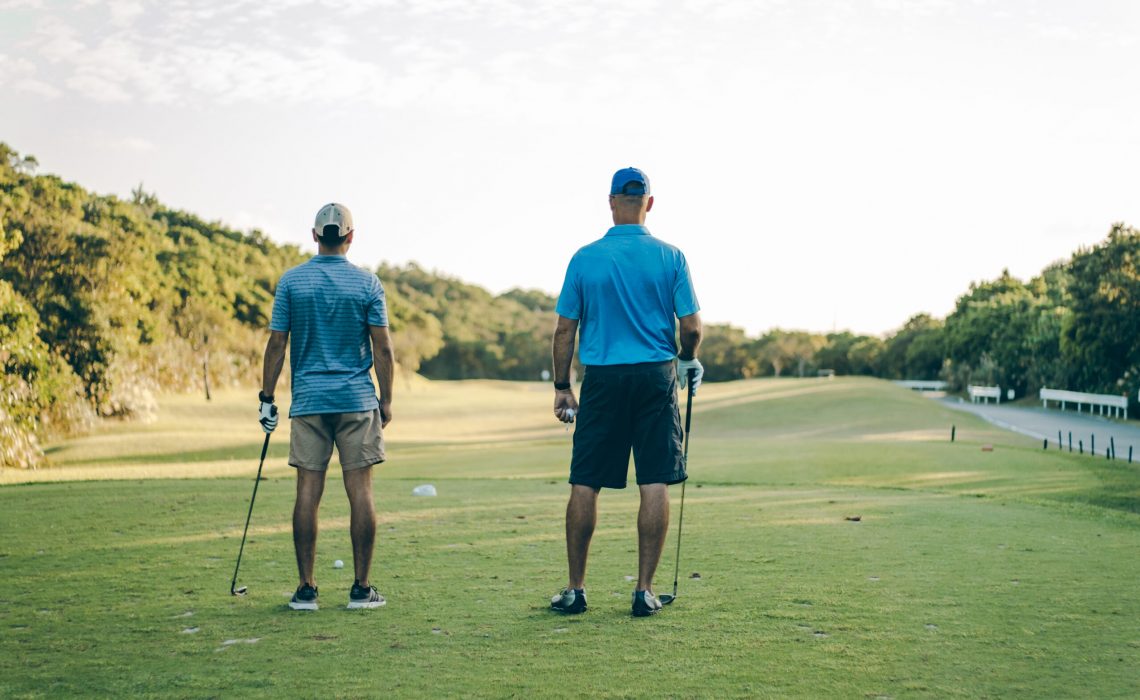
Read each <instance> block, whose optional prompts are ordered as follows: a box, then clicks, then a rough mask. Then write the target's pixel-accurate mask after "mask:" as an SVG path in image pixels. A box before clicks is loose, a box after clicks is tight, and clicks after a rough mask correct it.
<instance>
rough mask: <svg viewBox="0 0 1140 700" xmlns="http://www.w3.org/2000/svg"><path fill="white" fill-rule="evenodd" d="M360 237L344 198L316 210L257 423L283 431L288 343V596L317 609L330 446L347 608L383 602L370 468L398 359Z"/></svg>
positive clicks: (287, 294) (380, 445)
mask: <svg viewBox="0 0 1140 700" xmlns="http://www.w3.org/2000/svg"><path fill="white" fill-rule="evenodd" d="M354 233H355V231H354V230H353V226H352V213H351V212H349V210H348V207H346V206H344V205H343V204H336V203H333V204H326V205H325V206H324V207H321V210H320V211H319V212H317V218H316V222H315V224H314V226H313V240H314V241H316V242H317V246H318V255H317V256H316V257H313V258H311V259H309V261H308V262H306V263H304V264H302V265H298V266H297V267H294V268H292V269H290V270H288V271H286V272H285V274H284V275H282V276H281V280H280V282H278V283H277V292H276V294H275V295H274V299H273V318H272V319H271V320H270V322H269V330H270V337H269V343H268V344H267V345H266V347H265V365H264V370H263V375H262V388H261V393H260V394H259V396H258V399H259V400H260V401H261V406H260V411H259V415H260V423H261V427H262V429H263V430H265V432H267V433H270V432H273V429H274V428H276V427H277V407H276V406H275V405H273V391H274V389H275V388H276V387H277V380H278V378H279V377H280V376H281V369H282V366H283V364H284V362H285V348H286V346H288V347H289V349H290V359H291V363H290V364H291V367H292V403H291V404H290V406H289V418H290V419H291V421H292V424H291V429H290V436H289V464H290V466H293V467H296V468H297V500H296V503H295V505H294V507H293V545H294V548H295V549H296V553H297V572H298V574H299V578H300V584H299V585H298V586H297V592H296V593H294V594H293V599H292V600H291V601H290V602H289V607H291V608H293V609H294V610H316V609H317V585H316V581H315V580H314V577H313V568H314V564H315V560H316V555H317V509H318V508H319V506H320V504H321V495H322V494H323V493H324V488H325V474H326V473H327V469H328V465H329V459H330V458H331V457H332V450H333V445H336V448H337V451H338V454H339V456H340V465H341V469H342V470H343V471H344V489H345V491H346V492H347V493H348V502H349V505H350V507H351V511H352V515H351V518H350V520H351V525H350V533H351V535H352V555H353V566H354V568H355V574H356V580H355V582H354V583H353V585H352V590H351V591H350V592H349V597H348V607H349V608H351V609H356V608H377V607H380V606H381V605H384V602H385V601H384V597H383V596H381V595H380V594H379V593H378V592H377V591H376V587H375V586H373V585H372V584H371V583H369V580H368V574H369V570H370V569H371V567H372V551H373V546H374V543H375V540H376V507H375V504H374V501H373V498H372V465H374V464H378V463H380V462H383V461H384V441H383V437H382V435H381V428H383V427H385V426H387V425H388V423H389V421H391V420H392V367H393V364H394V360H395V356H394V353H393V350H392V338H391V336H390V335H389V334H388V311H387V307H386V305H385V302H384V287H383V286H382V285H381V284H380V280H379V279H377V278H376V275H374V274H372V273H371V272H368V271H367V270H364V269H362V268H359V267H356V266H355V265H352V264H350V263H349V262H348V259H347V258H346V257H345V254H346V253H348V248H349V246H351V245H352V238H353V234H354ZM290 341H291V342H290ZM373 370H374V371H375V372H376V380H377V384H378V385H379V387H380V397H379V399H377V397H376V388H375V387H374V386H373V384H372V377H371V376H370V374H369V373H370V372H371V371H373Z"/></svg>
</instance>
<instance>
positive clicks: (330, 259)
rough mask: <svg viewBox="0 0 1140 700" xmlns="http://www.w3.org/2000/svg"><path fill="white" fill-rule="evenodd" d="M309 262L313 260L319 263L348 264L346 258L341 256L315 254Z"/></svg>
mask: <svg viewBox="0 0 1140 700" xmlns="http://www.w3.org/2000/svg"><path fill="white" fill-rule="evenodd" d="M310 260H315V261H316V262H319V263H335V262H348V258H347V257H345V256H343V255H323V254H321V253H317V254H316V255H314V256H313V257H312V258H310Z"/></svg>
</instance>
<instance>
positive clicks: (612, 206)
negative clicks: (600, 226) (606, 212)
mask: <svg viewBox="0 0 1140 700" xmlns="http://www.w3.org/2000/svg"><path fill="white" fill-rule="evenodd" d="M616 207H617V197H615V196H613V195H612V194H611V195H610V211H616Z"/></svg>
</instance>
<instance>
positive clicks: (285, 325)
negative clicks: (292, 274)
mask: <svg viewBox="0 0 1140 700" xmlns="http://www.w3.org/2000/svg"><path fill="white" fill-rule="evenodd" d="M289 313H290V306H289V275H287V274H286V275H282V276H281V279H280V280H279V281H278V282H277V291H276V292H274V294H273V316H272V317H270V319H269V330H271V331H280V332H283V333H288V332H289V329H290V317H289Z"/></svg>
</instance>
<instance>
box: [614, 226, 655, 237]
mask: <svg viewBox="0 0 1140 700" xmlns="http://www.w3.org/2000/svg"><path fill="white" fill-rule="evenodd" d="M606 235H607V236H648V235H650V233H649V229H647V228H645V227H644V226H642V225H641V224H619V225H617V226H612V227H610V230H609V231H606Z"/></svg>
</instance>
